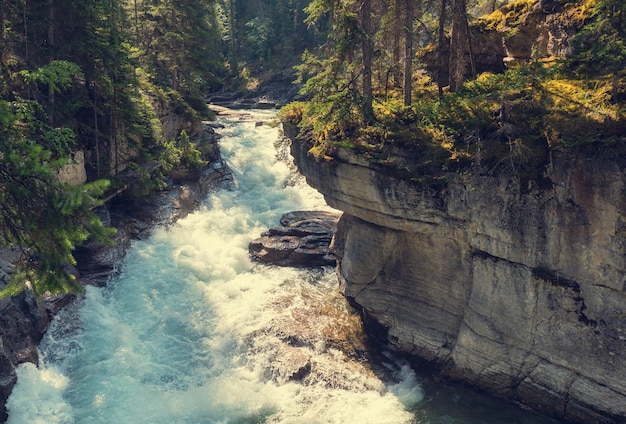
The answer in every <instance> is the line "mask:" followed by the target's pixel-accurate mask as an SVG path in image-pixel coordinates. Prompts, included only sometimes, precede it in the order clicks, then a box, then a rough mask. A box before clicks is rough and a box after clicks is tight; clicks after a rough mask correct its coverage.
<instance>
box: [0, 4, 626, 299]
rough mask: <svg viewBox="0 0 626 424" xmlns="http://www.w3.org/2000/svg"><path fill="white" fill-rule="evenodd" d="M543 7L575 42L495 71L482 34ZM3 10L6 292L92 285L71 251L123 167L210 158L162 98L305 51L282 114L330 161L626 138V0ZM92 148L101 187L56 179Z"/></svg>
mask: <svg viewBox="0 0 626 424" xmlns="http://www.w3.org/2000/svg"><path fill="white" fill-rule="evenodd" d="M537 5H541V7H543V8H544V9H546V10H548V9H549V10H550V13H557V12H558V14H560V15H559V16H561V15H562V16H563V18H562V19H564V20H568V19H569V20H571V21H576V22H578V23H579V25H578V26H577V27H576V28H577V32H578V33H577V34H576V35H575V36H574V37H573V38H572V39H571V40H570V41H571V43H570V44H571V47H572V49H571V50H572V51H571V54H570V55H569V56H568V57H567V58H566V59H565V60H550V61H546V60H543V59H545V58H541V57H538V56H537V57H533V60H531V61H528V62H527V63H525V64H522V65H520V66H518V67H510V68H509V69H508V70H507V71H506V72H502V71H503V69H504V68H505V67H504V66H501V67H500V68H499V69H484V67H483V68H480V66H478V65H477V64H476V63H475V61H474V60H473V59H474V56H475V54H474V52H473V48H474V47H475V44H476V43H475V41H473V37H476V35H477V33H480V34H483V33H490V32H497V33H498V34H500V36H505V37H508V36H512V35H514V34H515V32H516V31H517V25H519V24H520V23H521V22H522V21H523V20H524V16H525V14H526V13H527V12H528V11H530V10H532V9H533V8H536V6H537ZM0 6H1V7H0V24H1V25H0V131H2V138H1V139H0V204H1V206H0V234H1V241H2V243H3V244H6V245H11V246H14V247H15V248H17V249H18V250H19V251H20V252H21V253H22V261H21V263H20V264H19V265H20V266H19V271H20V272H18V273H17V274H16V279H15V281H14V284H13V285H12V286H11V288H10V289H8V290H6V291H5V292H6V293H8V292H11V293H12V292H15V291H16V290H19V288H21V287H23V286H24V285H25V284H27V283H28V284H29V285H30V286H31V287H32V288H33V289H34V291H35V292H36V293H38V294H43V293H45V292H46V291H66V290H75V289H77V288H78V286H77V284H76V281H75V280H74V278H73V277H72V275H71V272H70V270H71V267H70V265H71V264H72V263H73V262H74V259H73V256H72V252H73V249H74V248H75V246H77V245H78V244H79V243H81V242H82V241H84V240H85V239H87V238H88V237H92V238H95V239H99V240H105V239H107V237H108V236H110V231H108V230H106V229H105V228H103V227H102V224H101V223H100V221H99V220H98V219H97V218H96V217H95V215H94V214H93V212H92V211H93V208H94V207H95V206H97V205H98V204H99V200H98V199H99V198H102V197H103V196H104V193H105V192H106V190H115V189H116V188H117V187H118V184H119V180H118V178H119V175H120V172H121V171H122V170H124V169H135V170H137V172H138V173H139V174H140V175H142V176H143V177H144V182H145V184H143V187H144V188H145V189H148V188H158V187H160V185H161V181H162V180H161V179H160V177H159V176H160V175H161V174H163V173H166V172H168V171H171V170H172V169H173V167H175V166H199V165H202V164H203V163H204V162H203V160H202V158H201V156H200V153H199V151H198V150H197V148H196V146H195V145H194V144H193V143H192V142H191V140H190V138H189V135H188V134H187V133H186V132H183V133H181V134H180V135H179V136H178V137H176V139H173V140H172V139H165V138H164V137H163V136H162V132H161V128H160V121H159V119H158V111H159V110H163V108H170V109H171V110H174V111H175V113H177V114H179V115H180V116H183V117H184V119H185V120H187V121H188V122H193V121H198V120H200V119H207V118H210V117H211V114H210V111H209V110H208V108H207V105H206V103H205V101H204V99H205V96H206V94H207V93H208V92H214V91H218V90H221V89H237V90H240V89H241V88H242V87H254V86H255V84H257V83H258V81H259V80H261V79H263V78H266V77H268V76H271V75H272V74H273V73H276V72H281V71H283V70H285V69H289V68H291V67H292V66H293V65H294V64H297V63H299V65H298V66H297V70H298V73H299V79H300V82H301V83H302V84H303V90H302V94H303V95H304V96H305V97H306V99H307V101H306V102H303V103H294V104H292V105H291V106H289V107H288V108H286V109H285V110H284V111H283V116H284V119H290V120H292V121H293V122H297V123H298V124H299V125H300V126H301V128H302V130H303V131H306V132H308V133H310V134H311V136H312V137H313V138H314V139H315V140H316V143H317V144H316V146H315V148H314V149H313V152H314V153H316V154H318V155H319V156H321V157H326V158H328V159H331V158H332V155H333V149H335V148H336V147H337V146H344V147H350V148H353V149H356V150H357V151H359V152H361V154H363V155H364V156H366V157H368V158H370V159H371V161H372V162H373V163H375V164H377V165H378V166H380V167H381V169H384V170H386V171H388V172H393V173H394V174H396V175H398V176H401V177H403V178H409V179H412V180H414V181H421V182H423V183H425V184H429V185H436V186H439V185H440V184H444V183H445V173H446V172H447V171H450V170H460V169H464V167H467V166H470V165H472V166H474V165H477V164H480V165H481V166H485V167H487V168H488V169H491V170H498V169H503V170H504V169H506V170H508V171H510V172H512V173H513V174H515V175H518V176H520V177H522V178H527V179H532V178H534V177H535V176H536V175H537V174H538V172H539V171H538V170H540V168H541V166H542V165H541V164H542V161H544V160H545V158H546V155H547V152H549V149H552V148H557V147H558V148H575V147H579V146H584V145H595V144H596V143H602V144H604V145H611V146H622V145H623V144H624V134H625V133H626V128H625V126H624V122H626V119H625V118H624V98H625V95H624V91H625V87H624V83H623V81H624V77H625V72H624V67H625V65H626V62H625V61H626V59H625V58H626V47H625V45H626V43H625V42H624V40H625V37H626V35H625V34H626V23H625V22H626V19H625V18H624V14H625V13H626V10H625V9H624V8H625V6H624V3H623V2H622V1H620V0H471V1H470V0H245V1H244V0H177V1H173V0H150V1H148V0H84V1H81V2H74V1H69V0H48V1H47V2H26V1H23V0H0ZM479 17H481V18H480V19H478V18H479ZM493 40H496V41H492V42H497V40H498V38H494V39H493ZM617 148H618V147H616V149H617ZM619 148H620V149H621V147H619ZM78 151H82V152H84V153H85V157H86V161H87V163H86V168H87V173H88V181H89V182H88V183H87V184H83V185H81V186H78V187H70V186H69V185H67V184H64V183H61V182H60V181H59V179H58V178H57V174H58V171H59V170H60V169H61V168H62V167H63V165H64V164H65V163H66V162H67V161H68V160H69V159H70V158H71V157H72V155H73V154H74V153H75V152H78ZM155 162H158V163H159V164H160V165H161V166H150V165H151V164H153V163H155ZM151 169H158V170H159V171H158V173H157V174H150V172H149V171H147V170H151ZM157 177H159V178H157ZM107 187H109V188H108V189H107ZM144 191H145V190H143V189H142V190H137V193H143V192H144Z"/></svg>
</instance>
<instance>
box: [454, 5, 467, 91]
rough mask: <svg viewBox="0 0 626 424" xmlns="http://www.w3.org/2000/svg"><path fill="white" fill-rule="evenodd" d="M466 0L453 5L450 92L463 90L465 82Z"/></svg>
mask: <svg viewBox="0 0 626 424" xmlns="http://www.w3.org/2000/svg"><path fill="white" fill-rule="evenodd" d="M466 22H467V13H466V6H465V0H454V2H453V4H452V32H451V34H450V91H452V92H455V91H457V90H459V89H460V88H461V86H462V85H463V81H464V80H465V50H466V46H468V36H467V32H466V28H467V24H466Z"/></svg>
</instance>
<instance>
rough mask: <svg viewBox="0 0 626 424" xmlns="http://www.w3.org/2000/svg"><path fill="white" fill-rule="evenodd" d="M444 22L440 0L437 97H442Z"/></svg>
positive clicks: (444, 4) (444, 11)
mask: <svg viewBox="0 0 626 424" xmlns="http://www.w3.org/2000/svg"><path fill="white" fill-rule="evenodd" d="M445 24H446V0H441V8H440V12H439V37H438V41H437V43H438V45H437V50H438V57H437V61H438V62H439V63H438V64H437V65H438V66H437V67H438V72H437V88H438V89H439V98H440V99H441V98H443V83H444V77H445V54H444V51H443V49H444V43H443V42H444V39H445V38H444V26H445Z"/></svg>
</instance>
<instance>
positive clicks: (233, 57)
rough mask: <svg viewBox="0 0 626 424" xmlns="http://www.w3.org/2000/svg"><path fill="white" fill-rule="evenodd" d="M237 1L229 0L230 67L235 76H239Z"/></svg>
mask: <svg viewBox="0 0 626 424" xmlns="http://www.w3.org/2000/svg"><path fill="white" fill-rule="evenodd" d="M235 32H236V31H235V0H228V35H229V37H230V55H229V56H230V67H231V71H232V73H233V75H234V76H235V77H237V76H238V75H239V65H238V64H237V43H236V42H235Z"/></svg>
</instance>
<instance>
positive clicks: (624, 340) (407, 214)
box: [286, 128, 626, 423]
mask: <svg viewBox="0 0 626 424" xmlns="http://www.w3.org/2000/svg"><path fill="white" fill-rule="evenodd" d="M292 130H293V129H292ZM286 133H287V134H288V135H289V134H290V135H291V137H292V139H294V142H293V143H292V154H293V156H294V159H295V162H296V164H297V166H298V168H299V169H300V171H301V172H302V173H303V174H304V175H305V176H306V178H307V181H308V182H309V184H310V185H311V186H313V187H314V188H316V189H317V190H319V191H320V192H321V193H323V194H324V196H325V198H326V201H327V203H328V204H329V205H330V206H331V207H333V208H335V209H338V210H341V211H343V212H344V214H343V216H342V218H341V220H340V221H339V224H338V229H337V232H336V234H335V237H334V241H333V248H334V251H335V253H336V255H337V257H338V266H337V274H338V276H339V280H340V285H341V286H342V290H343V292H344V294H345V296H347V297H348V298H349V299H351V301H352V302H353V303H354V304H356V305H357V306H358V308H359V309H361V310H362V311H363V315H364V317H365V318H366V319H367V320H368V321H373V322H376V323H377V324H380V326H382V327H383V328H384V329H385V331H386V333H383V334H385V335H386V339H387V341H388V342H389V343H390V344H391V345H392V346H395V348H397V349H398V350H400V351H403V352H407V353H409V354H411V355H415V356H417V357H420V358H424V359H426V360H428V361H432V362H433V363H435V364H437V365H438V366H440V367H441V370H442V372H443V373H444V374H445V375H447V376H450V377H452V378H455V379H459V380H463V381H466V382H468V383H470V384H472V385H475V386H478V387H481V388H483V389H485V390H487V391H489V392H491V393H492V394H494V395H496V396H499V397H504V398H508V399H511V400H513V401H516V402H520V403H522V404H524V405H526V406H528V407H530V408H532V409H534V410H537V411H540V412H542V413H545V414H548V415H551V416H553V417H557V418H559V419H562V420H567V421H570V422H576V423H623V422H626V357H625V355H626V255H625V252H626V251H625V247H626V196H624V193H625V192H626V171H625V166H624V163H620V161H619V160H618V159H615V158H613V157H611V155H610V154H602V153H599V152H595V153H594V154H593V156H591V155H589V154H583V153H578V154H574V153H572V152H556V151H555V152H553V154H552V160H551V163H550V166H549V167H548V168H547V169H546V172H545V176H546V178H547V181H548V182H549V184H544V185H545V187H544V185H542V188H537V187H534V186H533V187H527V186H525V187H520V184H519V181H518V180H517V179H516V178H514V176H512V175H510V174H509V175H508V176H507V175H499V176H498V175H490V174H482V175H481V174H479V173H477V172H476V173H472V172H468V173H466V174H463V175H461V174H450V175H448V184H447V185H446V187H445V188H443V189H440V190H433V189H428V188H425V187H423V186H419V185H415V184H412V183H411V182H407V181H404V180H399V179H395V178H393V177H391V176H388V175H385V174H384V173H382V172H380V170H379V169H376V168H374V167H373V166H371V165H370V164H369V163H368V162H367V161H366V160H364V159H362V158H359V157H357V156H355V155H353V154H352V153H351V152H350V151H347V150H343V149H339V150H338V151H337V152H336V153H335V156H334V158H333V159H332V160H328V161H327V160H316V159H315V158H313V157H312V156H310V155H309V154H308V150H309V148H310V147H311V146H310V145H309V144H308V142H307V141H305V140H300V139H298V138H297V137H294V131H289V129H288V128H286Z"/></svg>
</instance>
